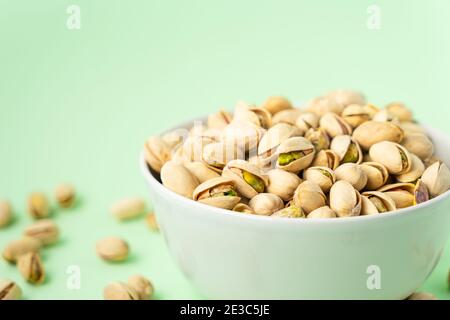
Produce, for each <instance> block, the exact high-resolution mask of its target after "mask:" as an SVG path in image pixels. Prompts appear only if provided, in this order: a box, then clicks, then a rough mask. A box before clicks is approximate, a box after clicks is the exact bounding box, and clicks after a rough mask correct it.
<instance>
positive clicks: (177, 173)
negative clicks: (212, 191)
mask: <svg viewBox="0 0 450 320" xmlns="http://www.w3.org/2000/svg"><path fill="white" fill-rule="evenodd" d="M161 181H162V183H163V185H164V186H165V187H167V188H168V189H170V190H172V191H173V192H176V193H178V194H179V195H182V196H184V197H186V198H191V197H192V193H193V192H194V189H195V188H196V187H197V186H198V185H199V181H198V179H197V178H196V177H195V176H193V175H192V174H191V173H190V172H189V170H188V169H186V168H185V167H184V166H183V165H182V164H178V163H176V162H174V161H168V162H166V163H165V164H164V166H163V167H162V168H161Z"/></svg>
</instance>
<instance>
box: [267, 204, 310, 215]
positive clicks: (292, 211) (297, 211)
mask: <svg viewBox="0 0 450 320" xmlns="http://www.w3.org/2000/svg"><path fill="white" fill-rule="evenodd" d="M272 217H277V218H305V213H304V212H303V210H302V208H300V207H298V206H296V205H292V206H289V207H287V208H283V209H281V210H278V211H276V212H274V213H273V214H272Z"/></svg>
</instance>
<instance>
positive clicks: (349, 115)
mask: <svg viewBox="0 0 450 320" xmlns="http://www.w3.org/2000/svg"><path fill="white" fill-rule="evenodd" d="M341 117H342V119H344V120H345V122H347V123H348V124H349V125H351V126H352V127H353V128H356V127H357V126H359V125H361V124H362V123H364V122H366V121H369V120H370V118H371V116H370V114H369V112H368V111H367V110H366V108H364V106H362V105H359V104H351V105H348V106H347V107H345V109H344V110H343V111H342V114H341Z"/></svg>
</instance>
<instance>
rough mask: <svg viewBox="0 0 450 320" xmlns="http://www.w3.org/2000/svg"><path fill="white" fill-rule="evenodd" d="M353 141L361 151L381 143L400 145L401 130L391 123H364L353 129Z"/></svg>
mask: <svg viewBox="0 0 450 320" xmlns="http://www.w3.org/2000/svg"><path fill="white" fill-rule="evenodd" d="M353 139H354V140H355V141H356V142H358V143H359V145H360V146H361V148H362V149H364V150H369V149H370V147H371V146H373V145H374V144H376V143H378V142H381V141H391V142H395V143H400V142H401V141H402V139H403V130H402V129H400V127H398V126H397V125H395V124H393V123H391V122H378V121H366V122H364V123H363V124H361V125H360V126H359V127H357V128H356V129H355V131H354V132H353Z"/></svg>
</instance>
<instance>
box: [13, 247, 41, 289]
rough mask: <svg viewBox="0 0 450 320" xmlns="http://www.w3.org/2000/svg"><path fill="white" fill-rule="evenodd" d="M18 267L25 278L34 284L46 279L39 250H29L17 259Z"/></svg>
mask: <svg viewBox="0 0 450 320" xmlns="http://www.w3.org/2000/svg"><path fill="white" fill-rule="evenodd" d="M17 268H18V269H19V272H20V273H21V274H22V276H23V278H24V279H25V280H26V281H28V282H30V283H32V284H41V283H43V282H44V280H45V269H44V265H43V264H42V260H41V257H40V256H39V254H38V253H37V252H28V253H26V254H24V255H21V256H20V257H19V259H18V260H17Z"/></svg>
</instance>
